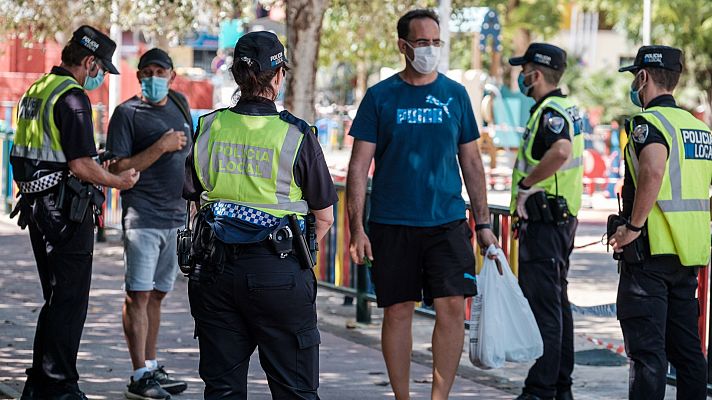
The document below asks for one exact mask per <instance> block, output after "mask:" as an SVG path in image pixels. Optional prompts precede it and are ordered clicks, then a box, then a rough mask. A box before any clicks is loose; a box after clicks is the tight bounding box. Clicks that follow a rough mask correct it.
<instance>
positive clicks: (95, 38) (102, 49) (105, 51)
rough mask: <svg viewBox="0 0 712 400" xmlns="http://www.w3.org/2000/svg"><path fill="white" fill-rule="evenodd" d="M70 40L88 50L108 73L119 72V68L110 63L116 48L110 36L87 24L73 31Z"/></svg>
mask: <svg viewBox="0 0 712 400" xmlns="http://www.w3.org/2000/svg"><path fill="white" fill-rule="evenodd" d="M70 41H72V42H74V43H76V44H78V45H80V46H82V47H84V48H85V49H87V50H89V52H90V53H91V54H93V55H94V56H95V57H96V58H98V59H99V61H100V62H101V65H102V66H103V67H104V68H105V69H106V70H107V71H108V72H109V73H110V74H114V75H118V74H119V70H118V69H116V67H115V66H114V64H112V63H111V57H112V56H113V55H114V50H116V43H115V42H114V41H113V40H111V38H109V37H108V36H106V35H105V34H103V33H101V32H99V31H98V30H96V29H94V28H92V27H91V26H89V25H82V26H81V27H79V29H77V30H76V31H74V33H73V34H72V38H71V39H70Z"/></svg>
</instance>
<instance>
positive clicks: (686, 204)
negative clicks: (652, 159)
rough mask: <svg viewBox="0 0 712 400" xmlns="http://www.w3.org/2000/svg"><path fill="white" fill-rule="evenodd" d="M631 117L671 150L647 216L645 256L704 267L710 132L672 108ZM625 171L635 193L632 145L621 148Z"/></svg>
mask: <svg viewBox="0 0 712 400" xmlns="http://www.w3.org/2000/svg"><path fill="white" fill-rule="evenodd" d="M635 116H636V117H641V118H643V119H645V121H647V122H648V123H649V124H650V125H652V126H654V127H655V128H657V129H658V130H659V131H660V132H661V133H662V134H663V137H665V141H666V142H667V145H668V148H669V149H670V155H669V157H668V160H667V162H666V165H665V176H664V177H663V181H662V185H661V187H660V192H659V193H658V197H657V200H656V202H655V205H654V206H653V209H652V210H651V211H650V215H648V221H647V227H648V240H649V242H650V253H651V255H653V256H655V255H663V254H674V255H677V256H678V257H679V258H680V262H681V263H682V265H686V266H702V265H707V264H708V263H709V259H710V198H709V188H710V183H712V134H710V129H709V128H708V127H707V125H705V124H704V123H703V122H702V121H700V120H698V119H697V118H695V117H694V116H692V114H690V113H688V112H687V111H685V110H682V109H679V108H675V107H651V108H649V109H647V110H645V111H643V112H641V113H640V114H637V115H635ZM631 128H632V127H631ZM629 132H633V130H632V129H629ZM626 166H627V168H629V169H630V171H631V175H632V177H633V183H634V185H636V187H637V185H638V173H639V168H638V157H637V156H636V154H635V149H634V148H633V143H631V141H629V142H628V145H627V146H626Z"/></svg>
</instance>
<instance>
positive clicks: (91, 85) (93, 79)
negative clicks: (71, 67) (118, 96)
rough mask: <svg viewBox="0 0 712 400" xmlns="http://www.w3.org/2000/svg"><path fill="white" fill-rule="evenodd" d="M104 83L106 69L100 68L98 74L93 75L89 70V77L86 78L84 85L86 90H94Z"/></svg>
mask: <svg viewBox="0 0 712 400" xmlns="http://www.w3.org/2000/svg"><path fill="white" fill-rule="evenodd" d="M102 83H104V71H102V69H101V68H99V71H98V72H97V73H96V76H91V75H90V74H89V71H87V77H86V78H85V79H84V85H82V86H84V89H86V90H94V89H96V88H98V87H99V86H101V84H102Z"/></svg>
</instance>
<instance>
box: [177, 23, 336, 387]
mask: <svg viewBox="0 0 712 400" xmlns="http://www.w3.org/2000/svg"><path fill="white" fill-rule="evenodd" d="M234 60H235V61H234V63H233V65H232V68H231V72H232V74H233V77H234V78H235V82H237V84H238V86H239V91H240V96H239V100H238V102H237V104H236V105H235V106H234V107H231V108H225V109H219V110H216V111H214V112H212V113H210V114H207V115H204V116H202V117H201V118H200V120H199V122H198V128H197V131H196V137H195V145H194V149H193V152H192V153H191V155H190V156H189V157H188V160H187V163H186V182H185V187H184V197H185V198H186V199H188V200H192V201H196V202H197V201H199V202H200V211H199V213H198V216H197V217H196V227H195V231H196V234H195V235H194V244H193V257H194V262H195V264H196V266H197V268H195V270H194V272H193V273H192V274H191V276H190V278H191V280H190V283H189V288H188V293H189V298H190V307H191V313H192V315H193V317H194V318H195V324H196V336H197V338H198V341H199V346H200V367H199V369H200V377H201V378H202V379H203V381H204V382H205V393H204V396H205V398H206V399H218V398H220V399H227V398H230V399H245V398H247V370H248V364H249V360H250V355H251V354H252V353H253V352H254V350H255V347H257V348H258V349H259V355H260V364H261V365H262V368H263V369H264V370H265V372H266V375H267V380H268V382H269V388H270V391H271V392H272V396H273V398H275V399H318V398H319V397H318V395H317V387H318V384H319V382H318V376H319V367H318V362H319V343H320V338H319V331H318V329H317V326H316V307H315V304H314V301H315V299H316V278H315V276H314V273H313V272H312V270H311V265H305V263H304V262H302V263H300V260H299V258H298V257H297V255H296V254H295V251H290V249H291V245H292V239H291V237H292V236H293V237H297V235H301V234H302V233H301V232H293V231H292V229H288V228H289V226H290V224H289V221H288V220H289V217H290V216H292V215H296V217H297V219H298V220H299V225H300V226H304V218H305V216H306V215H307V213H308V212H311V213H313V214H314V216H315V217H316V237H317V239H321V238H322V237H323V236H324V235H325V234H326V232H327V231H328V229H329V227H330V226H331V224H332V223H333V204H334V203H335V202H336V200H337V196H336V191H335V189H334V185H333V183H332V180H331V176H330V174H329V171H328V168H327V166H326V163H325V161H324V155H323V153H322V151H321V148H320V147H319V143H318V141H317V137H316V135H315V130H314V128H312V127H311V126H309V125H308V124H307V123H306V122H304V121H302V120H300V119H298V118H296V117H294V116H292V115H291V114H290V113H288V112H287V111H282V112H277V109H276V106H275V104H274V100H275V99H276V97H277V94H278V93H279V90H280V87H281V84H282V82H283V81H284V77H285V74H286V71H287V69H288V67H287V59H286V57H285V55H284V46H283V45H282V44H281V43H280V42H279V40H278V39H277V36H276V35H274V34H273V33H270V32H251V33H248V34H246V35H244V36H242V37H241V38H240V40H239V41H238V42H237V44H236V46H235V54H234ZM292 227H294V225H292ZM302 229H303V228H302ZM198 269H199V270H200V271H199V273H198Z"/></svg>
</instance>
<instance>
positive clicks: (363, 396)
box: [0, 202, 675, 400]
mask: <svg viewBox="0 0 712 400" xmlns="http://www.w3.org/2000/svg"><path fill="white" fill-rule="evenodd" d="M605 206H606V207H609V206H610V202H605ZM599 208H600V207H599ZM607 213H608V212H607V211H597V212H587V213H584V214H582V215H581V219H582V221H585V222H584V223H582V225H581V227H580V229H579V236H578V238H577V243H579V244H583V243H588V242H590V241H592V240H595V238H596V237H598V238H600V235H601V233H602V230H603V226H602V225H601V223H600V222H599V221H602V220H604V219H602V217H603V216H605V214H607ZM599 214H600V215H599ZM117 239H118V238H117V237H116V236H115V235H114V236H111V235H110V237H109V243H102V244H98V245H97V247H96V252H95V264H94V275H93V282H92V291H91V301H90V306H89V315H88V318H87V323H86V326H85V330H84V335H83V340H82V346H81V348H80V354H79V359H80V360H79V370H80V374H81V377H82V378H81V381H80V385H81V386H82V388H83V389H84V390H85V391H86V392H87V393H88V394H89V395H90V396H89V397H90V398H91V399H121V398H123V396H122V392H123V390H124V388H125V385H126V381H127V379H128V375H129V374H130V363H129V357H128V353H127V351H126V347H125V344H124V340H123V333H122V330H121V322H120V314H121V306H122V302H123V290H122V287H121V286H122V274H123V266H122V261H121V254H122V249H121V247H120V245H119V243H118V240H117ZM616 283H617V274H616V270H615V266H614V264H613V263H612V261H611V260H610V256H609V255H607V254H605V248H604V247H602V246H594V247H589V248H586V249H582V250H578V251H576V252H575V254H574V257H573V260H572V267H571V273H570V297H571V299H572V301H573V302H574V303H576V304H577V305H580V306H590V305H597V304H605V303H612V302H614V300H615V287H616ZM343 303H344V297H343V295H340V294H338V293H335V292H330V291H327V290H323V289H322V290H320V293H319V297H318V300H317V304H318V308H319V324H320V328H321V331H322V346H321V357H320V359H321V369H320V370H321V374H320V379H321V389H320V395H321V397H322V398H323V399H359V400H368V399H382V398H384V397H385V398H392V394H391V392H390V389H389V387H388V382H387V376H386V375H385V366H384V364H383V361H382V357H381V355H380V352H379V350H378V349H379V340H378V337H379V335H380V325H379V322H380V318H381V314H380V312H379V311H378V310H374V323H373V324H371V325H368V326H359V325H357V324H355V323H354V322H353V319H354V315H355V310H354V307H353V306H352V305H350V306H349V305H344V304H343ZM40 307H41V292H40V287H39V282H38V279H37V276H36V271H35V265H34V260H33V258H32V253H31V249H30V244H29V238H28V236H27V233H26V232H21V231H19V230H18V229H17V228H15V227H14V226H13V225H11V224H9V223H7V221H6V220H3V219H0V324H1V325H2V328H0V385H2V386H0V393H1V392H2V391H3V390H2V389H3V387H4V388H5V391H6V392H10V393H11V394H13V392H15V394H16V392H19V391H21V389H22V384H23V382H24V369H25V368H27V367H28V366H29V364H30V362H31V347H32V338H33V336H34V326H35V322H36V318H37V312H38V310H39V308H40ZM163 317H164V323H163V325H162V330H161V335H160V343H159V348H160V355H159V358H160V359H161V362H162V363H165V364H166V365H167V367H168V369H169V370H170V371H173V372H174V374H175V375H176V376H179V377H182V378H184V379H186V380H187V381H188V382H189V385H190V386H189V389H188V391H187V392H185V393H184V394H183V395H181V396H176V398H180V399H199V398H201V397H202V396H201V390H202V382H201V381H200V379H199V377H198V376H197V365H198V349H197V343H196V342H195V341H194V340H193V338H192V331H193V321H192V319H191V317H190V314H189V310H188V304H187V299H186V282H185V280H183V279H182V278H181V279H179V281H178V283H177V287H176V291H175V292H174V293H172V294H171V295H169V296H168V297H167V300H166V303H165V308H164V311H163ZM575 324H576V343H575V346H576V350H577V351H582V350H591V349H601V346H598V345H595V344H593V343H592V342H591V341H590V340H589V338H599V339H605V340H606V341H616V340H618V341H620V329H619V327H618V324H617V321H616V320H615V318H611V317H590V316H584V315H576V316H575ZM432 326H433V321H432V319H430V318H427V317H417V318H416V320H415V323H414V354H413V359H414V361H415V363H414V364H413V368H412V374H411V378H412V386H411V387H412V390H413V396H412V397H413V398H414V399H426V398H428V397H429V383H430V380H431V375H430V363H431V355H430V333H431V331H432ZM253 361H254V362H253V363H252V364H251V368H250V381H249V382H250V398H251V399H252V398H254V399H267V398H269V397H270V396H269V393H268V390H267V385H266V380H265V377H264V374H263V373H262V371H261V369H260V367H259V363H258V362H257V360H256V359H255V358H253ZM527 369H528V366H527V365H520V364H510V363H508V364H507V365H506V367H505V368H502V369H500V370H494V371H486V372H485V371H481V370H479V369H476V368H474V367H472V366H471V364H470V363H469V361H468V359H467V354H466V353H465V352H463V358H462V362H461V367H460V369H459V377H458V379H457V381H456V384H455V387H454V389H453V392H452V396H451V398H452V399H511V398H514V397H515V395H516V394H517V393H518V392H519V390H520V388H521V385H522V382H523V379H524V377H525V375H526V371H527ZM574 380H575V386H574V393H575V394H576V398H577V399H583V400H585V399H624V398H626V392H627V389H626V388H627V366H619V367H591V366H582V365H577V366H576V370H575V372H574ZM674 394H675V390H674V388H672V387H669V390H668V395H667V397H666V399H673V398H674ZM0 398H2V395H0Z"/></svg>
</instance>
